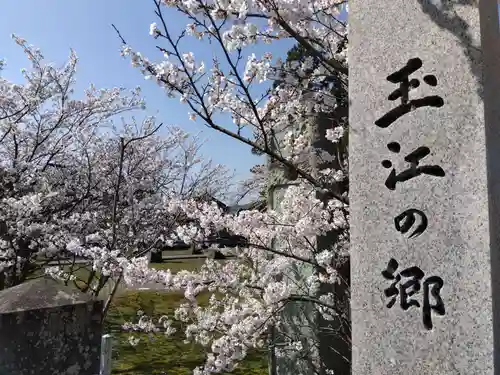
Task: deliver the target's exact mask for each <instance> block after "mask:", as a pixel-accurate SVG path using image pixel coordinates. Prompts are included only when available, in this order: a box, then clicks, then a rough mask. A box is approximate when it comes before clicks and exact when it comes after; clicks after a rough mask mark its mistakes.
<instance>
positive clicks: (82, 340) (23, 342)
mask: <svg viewBox="0 0 500 375" xmlns="http://www.w3.org/2000/svg"><path fill="white" fill-rule="evenodd" d="M101 315H102V301H96V300H92V299H91V297H90V296H88V295H86V294H83V293H81V292H80V291H79V290H77V289H74V288H71V287H66V286H64V285H62V284H60V283H59V282H57V281H55V280H53V279H49V278H40V279H36V280H33V281H28V282H26V283H23V284H21V285H18V286H15V287H12V288H8V289H5V290H3V291H1V292H0V374H2V375H32V374H37V375H38V374H39V375H97V374H99V366H100V347H101V336H102V326H101Z"/></svg>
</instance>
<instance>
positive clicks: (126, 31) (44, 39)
mask: <svg viewBox="0 0 500 375" xmlns="http://www.w3.org/2000/svg"><path fill="white" fill-rule="evenodd" d="M166 15H167V17H166V18H167V19H166V21H167V23H168V25H169V26H172V27H173V28H174V29H178V30H182V29H183V28H184V27H185V23H186V21H185V19H184V18H183V17H181V16H179V15H178V14H177V13H176V12H175V11H173V10H168V11H167V12H166ZM155 21H157V20H156V17H155V15H154V4H153V2H152V1H146V0H86V1H64V0H39V1H36V0H31V1H19V0H2V11H1V13H0V46H1V49H0V58H5V59H6V62H7V68H6V70H5V71H4V72H3V73H2V75H3V76H4V77H6V78H8V79H11V80H14V81H18V82H21V78H22V77H21V75H20V72H19V71H20V69H21V68H23V67H25V68H28V67H29V61H28V60H27V59H26V58H25V55H24V54H23V52H22V49H21V48H20V47H19V46H17V45H16V44H15V43H14V42H13V41H12V39H11V37H10V35H11V33H15V34H17V35H19V36H20V37H23V38H25V39H26V40H27V41H28V43H30V44H33V45H35V46H37V47H39V48H40V49H41V50H42V52H43V53H44V55H45V58H46V60H47V61H48V62H54V63H56V64H58V65H60V64H62V63H63V62H65V61H66V58H67V56H68V55H69V50H70V48H73V49H74V50H75V51H76V53H77V55H78V57H79V66H78V70H77V85H76V90H75V94H77V95H78V94H79V93H82V92H83V89H84V88H86V87H88V85H89V83H90V82H93V83H94V84H95V85H96V87H98V88H102V87H120V86H121V87H128V88H133V87H136V86H138V85H140V86H141V87H142V89H143V94H144V96H145V97H146V101H147V105H148V108H147V114H151V115H156V116H157V118H158V120H159V121H160V122H164V123H168V124H173V125H178V126H181V127H182V128H184V129H186V130H187V131H189V132H191V133H196V132H198V131H200V130H202V131H203V135H204V137H205V138H208V139H209V140H208V142H207V144H206V146H205V147H204V148H203V150H202V152H203V154H204V155H206V156H209V157H211V158H212V159H214V161H215V162H217V163H221V164H225V165H227V166H228V167H229V168H231V169H235V170H236V172H237V175H238V176H240V177H244V176H248V175H249V172H248V170H249V169H250V168H251V167H252V166H253V165H254V164H257V163H259V162H261V160H262V159H260V158H258V157H256V156H253V155H251V154H250V149H249V147H247V146H245V145H242V144H240V143H239V142H238V141H236V140H233V139H231V138H228V137H227V136H225V135H223V134H219V133H217V132H216V131H213V130H211V129H208V128H206V127H204V126H203V125H202V124H201V123H200V124H196V123H193V122H192V121H190V120H189V119H188V115H187V112H188V108H187V107H186V106H184V105H182V104H180V103H179V101H178V99H168V98H167V97H166V96H165V95H164V94H163V91H162V90H161V89H160V88H159V87H158V86H157V85H156V84H155V83H154V82H151V81H145V80H144V79H143V77H142V75H141V73H140V72H139V70H137V69H136V68H133V67H132V66H131V65H130V62H129V60H126V59H123V58H122V57H121V56H120V53H119V50H120V45H121V44H120V41H119V40H118V38H117V36H116V33H115V32H114V31H113V29H112V28H111V23H114V24H115V25H117V27H118V28H119V29H120V31H121V33H122V35H123V36H124V37H125V38H126V40H127V42H128V43H129V44H130V45H131V46H133V48H134V49H135V50H138V51H140V52H142V53H143V54H144V55H146V56H148V57H149V58H150V59H152V60H155V59H160V58H161V54H160V53H159V52H158V51H157V50H156V49H155V45H156V41H155V40H154V39H153V38H152V37H150V35H149V25H150V24H151V23H152V22H155ZM186 41H187V40H186ZM289 46H291V44H289V43H287V44H284V45H283V44H281V45H276V44H274V45H264V46H262V47H259V48H257V50H256V51H255V52H256V54H257V55H259V53H262V52H267V51H269V50H272V52H273V54H274V56H278V55H283V56H284V55H285V54H286V51H287V50H288V48H289ZM184 47H185V49H186V50H191V51H193V52H194V53H195V56H196V57H197V58H198V57H200V58H204V59H207V60H208V61H210V58H211V52H210V50H209V49H208V50H200V45H199V44H197V43H196V42H189V43H185V44H184ZM139 118H140V117H139Z"/></svg>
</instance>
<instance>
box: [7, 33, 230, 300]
mask: <svg viewBox="0 0 500 375" xmlns="http://www.w3.org/2000/svg"><path fill="white" fill-rule="evenodd" d="M14 40H15V42H16V43H17V44H18V45H19V46H20V47H21V48H23V50H24V52H25V54H26V56H27V57H28V59H29V60H30V61H31V64H32V66H31V69H30V70H26V71H25V70H23V74H24V78H25V83H24V84H22V85H20V84H14V83H12V82H9V81H8V80H6V79H1V80H0V155H1V157H0V161H1V164H0V174H1V176H2V178H1V180H0V271H1V272H0V275H1V284H2V285H1V286H2V288H3V287H7V286H12V285H16V284H19V283H22V282H23V281H25V280H26V279H28V278H30V277H33V276H34V275H38V274H40V270H41V269H45V270H46V271H47V272H48V273H50V274H51V275H53V276H56V277H59V278H62V279H63V280H64V281H65V282H74V283H75V284H76V285H77V286H79V287H80V288H81V289H82V290H83V291H85V292H89V293H92V294H94V295H97V294H99V292H100V291H101V290H102V289H103V288H104V286H105V285H107V284H111V285H114V287H113V288H112V289H111V291H112V292H111V293H110V298H109V299H108V303H107V304H106V309H107V308H108V306H109V302H110V300H111V297H112V296H113V295H114V292H115V291H116V287H117V285H118V284H119V280H120V276H119V275H111V274H109V273H107V272H106V270H105V269H104V270H103V269H102V267H100V266H99V265H100V264H103V263H105V262H106V259H110V258H113V257H116V256H125V257H127V258H133V257H136V256H142V255H144V254H145V253H147V252H149V251H152V250H156V249H159V248H160V247H161V246H162V245H163V243H162V242H161V239H162V237H163V236H169V235H170V231H171V229H170V228H171V227H172V225H173V222H174V221H175V220H177V216H175V215H170V214H169V213H168V212H167V211H166V210H165V208H164V207H165V205H164V204H163V202H164V201H165V200H168V199H170V198H171V197H175V198H187V197H191V196H195V195H197V194H201V193H207V192H208V193H210V194H214V195H216V194H219V193H223V191H224V189H225V188H226V187H227V186H228V181H227V180H228V179H229V178H230V174H229V173H228V171H227V169H226V168H223V167H222V166H218V165H214V164H213V163H212V162H211V161H209V160H205V159H203V158H202V157H201V155H200V147H201V145H202V143H203V140H202V138H201V136H200V134H198V135H196V136H194V137H193V136H190V135H189V134H187V133H186V132H184V131H183V130H182V129H180V128H178V127H175V126H168V127H165V126H163V127H162V124H157V122H156V120H155V118H153V117H146V118H145V119H144V120H143V121H142V122H138V121H136V120H135V117H133V116H132V117H130V116H129V119H128V120H125V119H124V118H122V122H121V123H119V124H116V123H115V122H116V120H117V118H116V116H117V115H120V114H125V113H130V114H133V111H138V110H142V109H143V108H144V101H143V99H142V98H141V96H140V90H139V89H135V90H133V91H132V92H131V94H129V95H126V92H125V90H124V89H101V90H98V89H96V88H95V87H94V86H91V87H90V88H89V89H88V90H86V91H85V93H84V96H83V98H82V99H73V98H72V96H73V87H74V84H75V72H76V66H77V57H76V55H75V53H74V52H73V51H72V52H71V54H70V57H69V60H68V62H67V63H66V64H65V65H64V66H63V67H61V68H55V67H54V66H53V65H51V64H46V63H45V62H44V56H43V55H42V53H41V52H40V51H39V50H38V49H36V48H35V47H33V46H31V45H28V44H27V42H26V41H25V40H23V39H21V38H19V37H16V36H14ZM76 240H78V241H79V242H78V244H79V247H78V251H76V250H75V249H74V248H71V247H70V248H68V246H67V245H68V244H73V245H74V244H75V243H76ZM68 257H70V263H69V264H65V265H64V267H63V266H62V264H61V263H62V261H63V260H66V263H67V258H68ZM89 259H90V260H92V262H93V264H91V268H90V270H89V272H81V270H82V269H85V268H87V267H88V260H89ZM48 266H51V267H48ZM82 275H84V276H82Z"/></svg>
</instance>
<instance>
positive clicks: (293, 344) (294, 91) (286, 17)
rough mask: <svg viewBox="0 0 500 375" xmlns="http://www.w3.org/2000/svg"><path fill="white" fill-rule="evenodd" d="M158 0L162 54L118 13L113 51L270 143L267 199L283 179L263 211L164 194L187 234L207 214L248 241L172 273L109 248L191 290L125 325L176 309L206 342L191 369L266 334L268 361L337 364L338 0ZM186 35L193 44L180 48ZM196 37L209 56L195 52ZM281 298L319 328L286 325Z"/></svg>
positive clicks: (341, 275) (343, 289)
mask: <svg viewBox="0 0 500 375" xmlns="http://www.w3.org/2000/svg"><path fill="white" fill-rule="evenodd" d="M153 2H154V5H153V7H154V11H155V13H156V19H155V20H154V21H155V22H154V23H152V24H151V26H150V35H151V36H152V38H154V39H155V40H156V42H157V50H158V54H159V57H158V60H157V61H154V59H153V57H152V56H148V57H146V56H144V55H143V54H141V53H140V52H139V51H136V50H135V49H134V47H133V46H131V45H128V44H127V41H126V39H125V36H123V35H121V34H120V31H119V29H118V28H117V27H116V26H114V27H115V30H116V31H117V33H118V36H119V38H120V40H121V42H122V44H123V48H122V55H123V56H126V57H128V58H130V60H131V63H132V65H133V66H134V67H137V68H138V69H139V70H140V71H141V72H142V73H143V74H144V76H145V78H146V79H148V80H151V81H154V82H156V83H157V84H158V85H159V86H161V87H162V88H163V89H164V90H165V94H166V95H167V97H169V98H171V99H175V98H176V99H177V100H179V101H180V102H181V103H184V104H185V105H186V109H187V111H188V113H187V116H189V118H190V119H191V120H193V121H196V122H201V123H202V124H204V125H205V126H207V127H209V128H211V129H213V130H215V131H218V132H221V133H223V134H225V135H227V136H228V137H229V138H232V139H234V140H236V141H238V142H241V143H243V144H246V145H248V146H249V149H251V150H253V152H256V153H260V154H263V155H266V156H267V157H268V166H269V171H268V172H267V176H266V177H265V180H263V179H260V181H261V182H262V183H264V184H265V185H266V186H267V188H268V189H264V190H268V195H269V198H270V200H271V201H273V200H274V201H276V199H275V197H274V199H271V198H272V197H271V196H275V195H277V194H276V192H277V190H276V186H279V185H283V184H286V185H288V187H287V188H286V189H284V190H282V192H283V194H282V195H283V196H282V198H281V202H279V204H278V205H276V204H275V205H273V206H272V207H270V209H269V210H267V211H266V212H260V211H257V210H255V211H244V212H241V213H239V214H238V215H237V216H234V215H226V214H224V212H222V211H221V210H220V209H218V208H217V207H216V206H215V205H210V204H202V205H200V204H198V203H197V202H193V201H191V200H182V199H179V200H175V199H172V200H169V201H168V202H165V204H166V207H167V210H168V211H169V212H170V213H182V214H183V215H188V216H189V217H190V218H191V219H196V221H197V222H199V223H201V228H200V226H194V225H190V224H185V225H180V226H177V228H176V233H177V235H179V236H181V237H182V238H183V240H184V241H186V242H190V241H201V240H202V238H204V237H205V236H206V235H207V233H209V232H211V231H213V230H214V228H215V229H216V230H219V229H227V230H229V231H231V232H232V233H235V234H237V235H241V236H244V237H246V238H247V239H248V244H249V246H248V247H243V248H237V249H233V250H228V251H232V252H233V253H234V254H235V255H236V259H234V260H228V261H225V262H223V263H222V262H215V261H213V260H207V261H206V263H205V265H204V266H203V267H202V268H201V270H200V271H198V272H188V271H183V272H179V273H176V274H172V273H171V272H170V271H168V270H167V271H156V270H151V269H149V268H148V267H147V261H146V260H145V259H140V258H135V259H134V260H133V261H129V260H127V259H124V258H123V257H122V258H119V257H117V258H116V259H114V260H113V261H112V262H110V264H113V267H114V268H115V272H123V274H124V278H125V280H126V281H127V282H128V283H130V284H140V283H143V282H156V283H158V284H159V285H162V286H163V287H164V289H165V290H182V291H184V295H185V297H186V303H185V304H183V305H182V306H180V307H179V308H178V309H177V311H176V313H175V316H173V317H161V318H160V319H159V321H156V320H155V319H153V318H152V317H146V316H142V317H141V319H140V320H139V322H136V323H129V324H127V326H126V327H127V328H129V329H135V330H137V329H142V330H145V331H148V332H164V333H165V334H170V333H172V332H173V330H174V329H173V328H172V327H173V323H172V322H173V320H178V321H181V322H183V323H184V324H185V325H184V328H185V335H186V339H187V340H193V341H195V342H198V343H200V344H202V345H204V346H205V347H206V348H207V349H208V351H209V354H208V355H207V360H206V363H205V364H204V365H203V366H201V367H199V368H197V369H196V370H195V374H210V373H217V372H223V371H230V370H231V369H233V368H234V367H235V366H237V364H238V362H239V361H241V360H242V359H243V358H244V357H245V356H246V354H247V353H248V352H249V350H252V349H262V348H264V349H268V350H269V351H270V352H272V353H274V356H271V357H270V361H271V362H272V363H271V368H272V371H275V366H274V365H275V363H274V362H277V363H278V366H279V362H280V360H279V358H280V357H288V358H289V359H290V360H291V361H292V362H294V363H296V364H297V365H296V367H295V368H294V370H293V371H294V372H297V373H317V374H329V373H333V372H335V373H340V372H339V371H337V368H339V367H337V364H336V363H335V362H349V354H347V355H344V354H343V353H339V351H338V350H337V348H336V347H335V345H336V344H335V345H334V344H332V342H333V341H342V342H343V344H345V345H349V343H350V328H349V327H350V323H349V300H348V298H349V289H348V284H349V280H348V278H349V272H348V268H349V267H348V242H349V236H348V197H347V189H348V181H347V111H346V109H347V106H348V95H347V85H348V81H347V80H348V76H347V73H348V61H347V25H346V23H345V21H343V20H342V15H341V13H342V12H345V11H346V5H347V4H346V2H345V1H344V0H309V1H295V0H292V1H279V0H246V1H243V0H213V1H212V0H153ZM180 16H182V17H184V19H185V21H186V27H185V29H184V30H180V31H179V30H176V29H175V28H173V27H170V24H169V17H177V18H180ZM287 40H289V41H292V42H293V44H295V45H296V47H295V49H294V50H292V51H291V53H290V54H289V56H288V57H289V58H288V59H287V61H283V59H282V57H281V56H274V55H273V54H272V53H270V52H268V53H264V54H262V55H261V56H257V55H256V53H255V51H256V49H255V46H256V45H268V46H269V51H271V50H273V46H275V45H280V43H284V42H286V41H287ZM187 41H189V42H190V43H192V45H196V46H197V48H196V53H194V52H190V51H187V50H186V48H185V44H184V43H185V42H187ZM201 51H205V53H206V54H209V55H212V56H213V57H212V58H211V60H203V59H199V58H197V56H199V55H200V54H201ZM212 51H213V52H212ZM229 138H228V139H229ZM273 171H274V172H273ZM276 171H278V172H279V173H278V172H276ZM290 184H292V186H289V185H290ZM260 186H263V185H262V184H261V185H260ZM346 265H347V266H346ZM202 292H208V293H211V294H212V295H211V298H210V300H209V303H208V305H207V306H200V305H198V303H197V300H196V296H197V295H199V294H200V293H202ZM290 305H294V306H296V311H298V312H299V314H300V311H303V314H302V315H304V316H305V317H306V318H305V319H299V320H300V322H299V323H297V325H301V326H306V325H310V326H311V330H312V331H315V332H319V333H318V334H317V335H312V336H311V335H309V334H301V333H300V332H304V331H300V330H299V332H297V331H295V332H293V331H292V330H290V325H289V324H288V323H287V322H286V320H287V318H286V316H287V315H286V314H285V312H286V310H287V308H288V307H289V306H290ZM297 306H298V307H297ZM300 306H303V307H304V310H300ZM306 315H307V316H306ZM309 318H311V319H309ZM172 319H173V320H172ZM317 322H320V324H319V325H318V324H317ZM313 326H314V327H313ZM344 353H345V352H344ZM277 358H278V359H277ZM331 358H334V360H333V361H332V359H331ZM299 362H301V363H303V364H304V365H303V366H301V365H299V364H298V363H299ZM285 372H286V370H285ZM286 373H290V371H289V372H286Z"/></svg>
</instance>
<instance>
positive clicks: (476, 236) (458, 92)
mask: <svg viewBox="0 0 500 375" xmlns="http://www.w3.org/2000/svg"><path fill="white" fill-rule="evenodd" d="M349 23H350V35H349V45H350V46H349V53H350V55H349V66H350V68H349V99H350V109H349V115H350V127H351V128H350V135H349V137H350V146H349V158H350V162H349V168H350V195H349V199H350V206H351V208H350V211H351V219H350V225H351V296H352V297H351V314H352V315H351V317H352V347H353V353H352V361H353V364H352V374H353V375H385V374H391V375H407V374H418V375H452V374H453V375H457V374H464V375H466V374H467V375H472V374H481V375H486V374H500V363H498V360H499V358H500V356H499V354H500V347H499V346H498V343H499V341H498V340H499V337H498V335H499V334H500V332H499V331H498V330H499V328H500V325H499V324H500V321H499V320H498V319H499V318H500V317H499V316H498V313H499V312H500V306H498V302H499V298H500V290H498V289H499V286H500V278H499V272H500V268H499V267H500V263H499V261H500V246H499V245H500V238H499V237H500V226H499V224H500V223H499V221H500V92H499V91H500V78H499V77H500V64H499V58H500V38H499V37H500V32H499V26H498V9H497V2H496V1H493V0H482V1H472V0H460V1H450V0H428V1H427V0H393V1H380V0H353V1H350V2H349Z"/></svg>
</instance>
